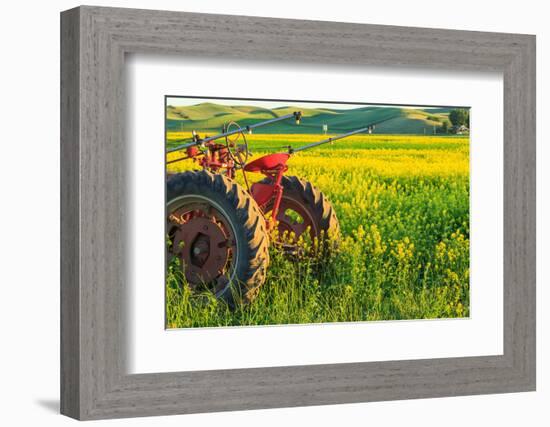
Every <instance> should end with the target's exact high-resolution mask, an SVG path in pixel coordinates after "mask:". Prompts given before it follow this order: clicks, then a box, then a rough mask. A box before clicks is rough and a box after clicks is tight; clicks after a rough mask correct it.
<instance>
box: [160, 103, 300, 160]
mask: <svg viewBox="0 0 550 427" xmlns="http://www.w3.org/2000/svg"><path fill="white" fill-rule="evenodd" d="M290 118H294V120H296V124H300V120H301V119H302V112H301V111H295V112H293V113H290V114H286V115H284V116H281V117H275V118H274V119H270V120H265V121H263V122H258V123H254V124H252V125H248V126H243V127H239V128H237V129H233V130H231V131H228V132H222V133H220V134H217V135H214V136H209V137H208V138H204V139H200V138H197V139H196V140H194V141H192V142H188V143H186V144H182V145H178V146H177V147H174V148H172V149H170V150H167V151H166V152H167V153H172V152H174V151H179V150H183V149H186V148H189V147H193V146H194V145H200V144H206V143H208V142H210V141H214V140H216V139H220V138H225V137H226V136H231V135H235V134H236V133H241V132H248V131H251V130H252V129H255V128H259V127H261V126H266V125H270V124H272V123H276V122H280V121H283V120H287V119H290Z"/></svg>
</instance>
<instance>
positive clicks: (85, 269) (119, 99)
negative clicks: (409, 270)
mask: <svg viewBox="0 0 550 427" xmlns="http://www.w3.org/2000/svg"><path fill="white" fill-rule="evenodd" d="M235 28H238V29H239V31H235ZM61 38H62V64H61V69H62V72H61V77H62V96H61V103H62V105H61V113H62V114H61V116H62V138H61V145H62V147H61V160H62V176H61V181H62V195H61V199H62V202H61V203H62V209H61V210H62V218H61V221H62V239H61V242H62V265H61V275H62V283H61V293H62V303H61V311H62V328H61V335H62V340H61V341H62V343H61V353H62V360H61V364H62V377H61V402H62V413H64V414H66V415H69V416H71V417H74V418H78V419H99V418H116V417H130V416H149V415H164V414H181V413H193V412H212V411H228V410H242V409H259V408H275V407H283V406H287V407H290V406H303V405H322V404H336V403H348V402H364V401H379V400H390V399H410V398H422V397H437V396H458V395H465V394H481V393H503V392H514V391H528V390H534V388H535V121H534V117H535V38H534V36H529V35H518V34H496V33H483V32H470V31H451V30H439V29H423V28H408V27H392V26H378V25H359V24H346V23H336V22H315V21H303V20H281V19H269V18H255V17H243V16H224V15H208V14H195V13H182V12H164V11H146V10H133V9H114V8H97V7H86V6H84V7H80V8H77V9H73V10H70V11H67V12H63V14H62V29H61ZM128 53H150V54H174V55H179V56H182V55H183V56H185V57H188V58H198V57H202V58H218V59H220V58H222V59H242V60H262V61H278V62H283V61H284V62H288V63H291V64H293V66H296V67H299V66H301V64H311V63H317V64H321V65H322V66H324V67H334V66H340V67H341V66H345V67H358V68H359V69H360V67H362V66H365V65H389V66H393V67H420V68H436V69H451V70H457V69H461V70H488V71H501V72H502V73H503V75H504V87H505V93H504V123H505V128H504V135H505V138H504V145H505V147H504V166H505V178H504V194H505V196H504V213H505V214H504V260H505V265H504V354H503V355H501V356H487V357H467V358H448V359H429V360H413V361H399V362H369V363H353V364H349V363H348V364H333V365H313V366H291V367H272V368H255V369H234V370H219V371H205V372H196V371H194V372H179V373H158V374H140V375H128V374H127V373H126V372H127V370H126V367H125V366H126V365H125V360H126V354H125V351H126V345H125V344H126V339H127V336H128V334H127V333H126V326H127V325H126V324H125V319H126V317H125V309H126V306H125V301H126V299H125V295H126V290H127V288H126V287H127V286H128V280H129V278H130V274H131V272H130V271H129V265H128V264H127V260H126V256H125V254H126V249H127V247H126V243H125V242H126V234H127V233H126V229H125V226H126V225H125V224H126V222H125V218H126V216H127V199H126V191H125V190H126V188H127V180H128V179H129V175H128V173H127V171H128V165H127V158H128V155H127V154H128V141H126V139H125V137H124V132H125V129H124V125H125V111H124V109H125V105H124V103H125V81H124V57H125V54H128Z"/></svg>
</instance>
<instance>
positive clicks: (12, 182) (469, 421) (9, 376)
mask: <svg viewBox="0 0 550 427" xmlns="http://www.w3.org/2000/svg"><path fill="white" fill-rule="evenodd" d="M94 3H95V4H97V5H105V6H122V7H136V8H145V9H151V8H154V9H167V10H185V11H194V12H207V13H226V14H245V15H257V16H271V17H280V18H300V19H318V20H333V21H348V22H361V23H373V24H391V25H408V26H422V27H439V28H454V29H465V30H481V31H503V32H519V33H531V34H536V35H537V44H538V49H537V55H538V66H537V74H538V102H537V104H538V114H537V121H538V123H539V126H538V127H539V132H538V142H539V144H538V145H539V148H538V165H539V166H538V172H537V173H538V186H537V187H538V195H539V202H538V215H537V216H538V218H539V221H538V247H539V253H538V264H539V265H538V304H537V305H538V315H537V319H538V337H539V340H538V343H539V344H538V362H539V363H538V375H537V377H538V391H537V392H535V393H517V394H508V395H489V396H472V397H460V398H440V399H424V400H413V401H398V402H382V403H365V404H351V405H337V406H323V407H309V408H293V409H276V410H262V411H248V412H232V413H219V414H206V415H190V416H171V417H161V418H155V419H152V418H145V419H130V420H116V421H109V422H107V423H109V424H110V425H117V426H119V425H120V426H146V425H167V426H168V425H181V424H183V423H185V424H186V425H187V426H214V425H221V424H223V425H225V426H233V425H238V426H240V427H244V426H257V425H263V426H271V425H273V426H276V425H311V424H314V425H317V426H325V425H326V426H333V425H346V426H355V425H361V426H363V425H365V424H366V423H369V424H372V425H384V426H394V425H395V426H401V425H407V426H409V427H412V426H422V427H429V426H445V427H451V426H461V427H464V426H469V425H483V424H486V425H498V426H517V425H529V426H546V425H549V424H550V409H549V405H548V404H549V402H550V369H549V368H550V364H549V363H548V351H549V345H550V334H549V333H548V321H549V319H550V316H549V314H548V309H547V308H546V307H545V306H547V305H548V303H550V298H549V297H550V293H549V291H548V289H545V286H544V285H545V284H548V279H549V272H548V269H546V271H545V269H544V264H545V261H546V260H548V257H549V256H550V249H549V244H548V243H547V242H545V238H546V239H548V238H550V234H549V227H548V225H547V224H546V223H545V220H544V219H545V217H546V218H548V217H549V214H550V212H549V209H550V205H549V201H548V196H549V186H548V185H546V184H547V182H548V179H549V178H550V172H548V171H549V170H550V169H549V168H548V167H546V170H543V168H544V167H545V165H546V163H548V161H550V155H549V152H550V150H549V148H548V146H547V145H546V144H545V143H544V142H548V139H549V137H550V134H549V132H548V130H547V129H548V128H547V127H546V128H545V127H544V124H545V122H546V120H544V119H545V118H547V117H548V115H550V105H549V101H550V98H549V96H548V95H549V93H548V76H549V75H550V27H548V23H547V13H545V12H546V11H545V2H541V1H536V0H523V1H522V2H517V1H514V2H512V1H499V2H496V1H494V2H490V1H488V2H481V1H471V0H462V1H460V2H451V1H441V0H439V1H433V0H424V1H422V2H411V1H407V0H400V1H386V2H360V1H357V0H339V1H338V2H319V1H313V0H311V1H306V0H301V1H297V0H278V1H273V2H264V1H258V0H232V1H224V0H188V1H187V2H182V1H175V0H157V1H151V0H149V1H146V0H141V1H118V0H111V1H96V2H94ZM76 5H78V2H75V1H68V0H67V1H64V0H57V1H51V2H39V1H26V2H15V1H14V2H9V3H8V2H4V3H3V4H2V14H1V17H0V32H1V38H0V40H1V42H0V43H1V48H2V63H1V66H0V197H1V200H2V202H1V205H0V260H1V261H0V277H1V280H0V289H1V291H0V292H1V297H0V304H1V306H0V325H1V336H0V340H1V341H0V342H1V344H0V366H1V367H2V371H1V375H0V402H2V403H1V406H0V422H1V424H2V425H7V426H19V425H40V426H63V425H68V424H70V423H74V422H73V421H72V420H70V419H68V418H65V417H62V416H60V415H58V405H59V397H58V396H59V392H58V388H59V387H58V384H59V379H58V378H59V368H58V365H59V362H58V361H59V333H58V331H59V219H58V218H59V107H58V105H59V12H60V11H61V10H64V9H68V8H71V7H74V6H76ZM545 196H546V197H545ZM92 424H93V423H92Z"/></svg>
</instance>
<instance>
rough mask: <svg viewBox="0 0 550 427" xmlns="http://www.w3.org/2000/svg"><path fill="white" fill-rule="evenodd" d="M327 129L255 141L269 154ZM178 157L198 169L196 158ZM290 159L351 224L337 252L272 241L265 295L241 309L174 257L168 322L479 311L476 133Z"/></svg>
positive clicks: (368, 140)
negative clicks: (472, 147) (474, 236)
mask: <svg viewBox="0 0 550 427" xmlns="http://www.w3.org/2000/svg"><path fill="white" fill-rule="evenodd" d="M179 137H181V135H180V134H176V133H175V134H169V135H168V140H169V141H170V140H175V139H178V138H179ZM319 138H322V135H255V136H253V137H251V146H252V149H253V151H254V152H255V154H256V156H255V157H257V156H259V155H261V154H262V153H264V152H270V151H274V150H275V149H276V148H277V147H279V148H280V147H282V146H284V145H287V144H289V143H291V144H292V145H295V146H299V145H300V144H305V143H309V142H311V141H313V140H316V139H319ZM173 155H174V156H176V155H177V154H176V153H174V154H173ZM170 167H171V168H172V171H179V170H185V169H193V168H196V166H195V165H193V163H192V162H180V163H175V164H172V165H170ZM289 168H290V170H289V172H288V174H289V175H297V176H300V177H302V178H305V179H308V180H310V181H311V182H313V183H314V184H315V185H316V186H317V187H318V188H319V189H321V190H322V191H323V192H324V193H325V194H326V195H328V196H329V198H330V200H331V202H332V203H333V205H334V207H335V209H336V212H337V215H338V218H339V221H340V225H341V229H342V241H341V243H340V246H339V250H338V251H337V253H335V254H334V256H333V257H331V258H329V259H327V260H324V262H323V263H322V266H321V267H319V265H316V264H315V263H314V262H312V261H311V260H308V259H301V260H299V261H298V262H296V260H291V259H288V258H286V257H285V256H283V255H282V254H281V253H279V251H278V250H277V249H276V248H275V247H272V248H271V251H270V256H271V263H270V265H269V269H268V278H267V280H266V283H265V284H264V286H263V287H262V288H261V290H260V292H259V295H258V297H257V299H256V300H255V301H254V302H253V303H252V304H251V305H249V306H242V307H241V306H240V307H237V309H236V310H235V311H233V312H232V311H230V310H228V308H227V307H226V306H225V305H224V304H223V303H220V302H219V301H216V300H215V299H214V298H213V297H211V296H209V295H208V294H204V295H194V294H191V293H190V292H189V291H188V289H187V288H186V287H185V286H181V283H182V276H181V271H180V270H179V268H177V267H176V266H174V265H172V267H171V270H170V271H169V274H168V280H167V284H166V289H167V305H166V313H167V326H168V327H199V326H239V325H270V324H289V323H318V322H350V321H367V320H389V319H425V318H453V317H465V316H469V307H470V304H469V139H468V138H467V137H430V136H395V135H392V136H389V135H388V136H386V135H382V136H380V135H370V136H356V137H353V138H349V139H346V140H345V142H344V141H342V142H341V143H336V144H334V145H332V146H331V145H327V146H324V147H323V148H319V149H316V150H311V151H304V152H301V153H298V154H296V155H295V156H293V157H292V158H291V160H290V162H289ZM260 178H261V176H260V175H254V174H250V175H249V179H251V180H252V181H254V180H259V179H260ZM238 179H239V180H241V179H242V178H241V177H240V176H239V177H238Z"/></svg>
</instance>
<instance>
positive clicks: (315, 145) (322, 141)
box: [288, 125, 372, 154]
mask: <svg viewBox="0 0 550 427" xmlns="http://www.w3.org/2000/svg"><path fill="white" fill-rule="evenodd" d="M370 128H372V125H370V126H367V127H364V128H361V129H356V130H352V131H351V132H348V133H343V134H341V135H336V136H333V137H331V138H327V139H323V140H321V141H317V142H312V143H311V144H307V145H303V146H302V147H298V148H292V147H289V148H288V152H289V154H292V153H297V152H298V151H303V150H308V149H309V148H313V147H317V146H318V145H323V144H328V143H329V142H333V141H337V140H338V139H342V138H347V137H348V136H351V135H355V134H357V133H361V132H365V131H367V130H369V129H370Z"/></svg>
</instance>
